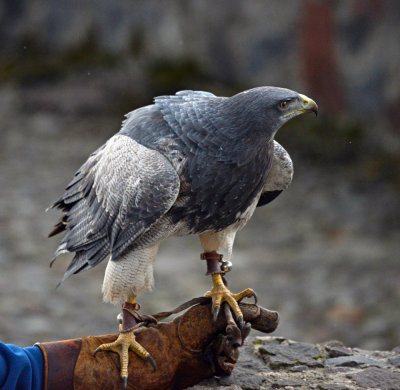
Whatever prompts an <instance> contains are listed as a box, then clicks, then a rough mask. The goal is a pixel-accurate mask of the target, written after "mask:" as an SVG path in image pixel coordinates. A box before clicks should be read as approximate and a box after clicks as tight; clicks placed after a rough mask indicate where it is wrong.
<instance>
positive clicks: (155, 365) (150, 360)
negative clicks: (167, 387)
mask: <svg viewBox="0 0 400 390" xmlns="http://www.w3.org/2000/svg"><path fill="white" fill-rule="evenodd" d="M146 359H147V361H148V362H149V363H150V364H151V365H152V366H153V370H154V372H156V371H157V364H156V361H155V360H154V359H153V358H152V357H151V355H148V356H147V358H146Z"/></svg>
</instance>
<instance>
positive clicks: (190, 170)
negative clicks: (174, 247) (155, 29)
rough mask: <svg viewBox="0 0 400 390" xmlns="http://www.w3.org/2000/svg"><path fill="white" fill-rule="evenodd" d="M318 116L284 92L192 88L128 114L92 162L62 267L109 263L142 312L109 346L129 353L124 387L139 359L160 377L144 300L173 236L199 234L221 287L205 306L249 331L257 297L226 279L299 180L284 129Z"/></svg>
mask: <svg viewBox="0 0 400 390" xmlns="http://www.w3.org/2000/svg"><path fill="white" fill-rule="evenodd" d="M317 111H318V106H317V104H316V103H315V102H314V101H313V100H312V99H310V98H308V97H306V96H305V95H302V94H299V93H297V92H294V91H292V90H289V89H284V88H277V87H259V88H253V89H250V90H247V91H244V92H241V93H238V94H236V95H234V96H231V97H218V96H215V95H214V94H212V93H209V92H203V91H190V90H185V91H180V92H177V93H176V94H175V95H172V96H159V97H156V98H155V99H154V103H153V104H151V105H148V106H146V107H142V108H139V109H136V110H134V111H132V112H130V113H129V114H127V115H126V120H125V121H124V122H123V124H122V128H121V130H120V131H119V132H118V133H117V134H115V135H114V136H113V137H111V138H110V139H109V140H108V141H107V142H106V143H105V144H104V145H103V146H101V147H100V148H99V149H97V150H96V151H95V152H94V153H92V154H91V155H90V157H89V158H88V160H87V161H86V162H85V163H84V164H83V165H82V166H81V168H80V169H79V170H78V171H77V172H76V174H75V176H74V178H73V179H72V181H71V182H70V183H69V184H68V186H67V187H66V191H65V193H64V194H63V195H62V196H61V198H59V199H58V200H57V201H56V202H55V203H54V205H53V207H56V208H58V209H60V210H62V212H63V216H62V218H61V220H60V222H59V223H58V224H57V225H56V226H55V228H54V230H53V231H52V232H51V233H50V235H49V236H53V235H55V234H57V233H60V232H63V231H65V235H64V238H63V239H62V241H61V243H60V245H59V247H58V249H57V251H56V253H55V256H54V258H56V257H57V256H58V255H60V254H62V253H65V252H73V253H75V256H74V258H73V259H72V262H71V264H70V265H69V267H68V269H67V271H66V272H65V275H64V278H63V280H64V279H65V278H67V277H68V276H70V275H72V274H76V273H79V272H81V271H83V270H86V269H89V268H92V267H94V266H96V265H97V264H99V263H100V262H101V261H102V260H104V259H108V264H107V268H106V271H105V277H104V282H103V287H102V292H103V297H104V300H105V301H106V302H111V303H118V302H125V304H124V306H123V307H124V309H125V311H127V312H129V313H131V314H133V316H131V317H129V316H126V317H124V319H123V323H122V328H120V330H121V332H120V335H119V337H118V339H117V340H116V341H115V342H114V343H111V344H108V345H103V346H102V347H101V348H100V349H101V350H107V349H108V350H112V351H114V352H118V353H119V354H120V359H121V376H122V378H123V380H124V382H125V384H126V381H127V364H128V363H127V362H128V349H131V350H133V351H134V352H135V353H137V354H138V355H139V356H141V357H142V358H144V359H147V360H148V361H149V362H150V363H151V364H152V365H153V367H154V369H155V368H156V362H154V360H153V359H152V357H151V356H150V355H149V353H148V352H147V351H146V350H145V349H144V348H143V347H142V346H141V345H140V344H139V343H137V342H136V341H135V336H134V333H133V331H134V329H135V325H136V323H137V321H139V320H140V316H137V315H136V316H135V315H134V314H135V311H136V310H137V309H138V307H139V305H138V304H137V303H136V297H137V296H139V295H140V294H141V293H142V292H143V291H145V290H150V289H151V286H152V284H153V267H154V262H155V258H156V255H157V251H158V248H159V246H160V243H161V242H162V241H163V240H165V239H166V238H168V237H170V236H185V235H190V234H197V235H199V237H200V242H201V245H202V247H203V249H204V253H203V254H202V258H203V259H205V260H206V261H207V266H208V273H209V274H211V276H212V281H213V287H212V289H211V290H210V291H208V292H207V293H206V296H208V297H210V298H212V310H213V314H214V318H216V317H217V316H218V312H219V308H220V306H221V304H222V303H223V302H227V303H228V305H229V306H230V307H231V308H232V311H233V312H234V313H235V315H236V320H237V322H238V325H239V326H240V325H241V324H242V322H243V317H242V313H241V311H240V309H239V306H238V303H237V302H238V301H239V300H240V299H242V298H243V297H249V296H251V295H253V290H252V289H246V290H245V291H243V292H241V293H239V294H233V293H231V292H230V291H229V290H228V288H227V287H226V285H225V284H224V281H223V278H222V275H223V274H224V273H225V272H226V271H227V260H229V259H230V257H231V253H232V246H233V242H234V239H235V235H236V232H237V231H238V230H239V229H241V228H242V227H243V226H244V225H245V224H246V223H247V221H248V220H249V219H250V218H251V216H252V214H253V212H254V210H255V209H256V207H258V206H263V205H265V204H267V203H269V202H271V201H272V200H273V199H274V198H276V197H277V196H278V195H279V194H280V193H281V192H282V191H283V190H285V189H286V188H287V187H288V186H289V184H290V182H291V180H292V173H293V168H292V161H291V159H290V156H289V154H288V153H287V152H286V150H285V149H284V148H283V147H282V146H281V145H279V143H278V142H276V141H275V140H274V136H275V134H276V132H277V131H278V129H279V128H280V127H281V126H282V125H283V124H284V123H285V122H287V121H288V120H290V119H292V118H294V117H296V116H298V115H301V114H303V113H307V112H314V113H315V114H317ZM221 252H224V255H225V259H224V260H222V258H221V257H222V256H221V255H220V253H221ZM128 317H129V318H128ZM124 321H125V323H124Z"/></svg>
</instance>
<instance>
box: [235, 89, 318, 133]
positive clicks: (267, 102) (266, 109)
mask: <svg viewBox="0 0 400 390" xmlns="http://www.w3.org/2000/svg"><path fill="white" fill-rule="evenodd" d="M230 99H232V102H234V104H235V106H236V107H238V108H239V107H240V110H241V111H242V115H243V114H244V115H247V116H249V117H251V119H252V122H253V125H254V126H255V128H256V129H258V130H261V131H262V132H263V133H264V134H267V135H268V136H269V137H268V138H271V139H272V138H273V137H274V135H275V133H276V132H277V131H278V129H279V128H280V127H281V126H282V125H283V124H285V123H286V122H287V121H288V120H290V119H292V118H294V117H296V116H298V115H301V114H304V113H308V112H314V113H315V115H317V113H318V106H317V103H315V101H314V100H312V99H310V98H309V97H307V96H305V95H302V94H301V93H298V92H295V91H292V90H290V89H286V88H278V87H258V88H253V89H249V90H247V91H243V92H241V93H238V94H237V95H234V96H232V97H231V98H230Z"/></svg>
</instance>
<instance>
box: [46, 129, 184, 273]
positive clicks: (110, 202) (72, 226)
mask: <svg viewBox="0 0 400 390" xmlns="http://www.w3.org/2000/svg"><path fill="white" fill-rule="evenodd" d="M179 188H180V181H179V177H178V174H177V173H176V171H175V169H174V168H173V167H172V165H171V163H170V162H169V161H168V160H167V159H166V158H165V157H164V156H163V155H162V154H160V153H159V152H157V151H155V150H151V149H149V148H146V147H145V146H143V145H141V144H139V143H137V142H136V141H134V140H133V139H132V138H130V137H127V136H125V135H121V134H117V135H115V136H114V137H112V138H110V140H109V141H108V142H107V143H106V144H105V145H104V147H102V148H100V149H99V150H98V151H96V152H95V153H94V154H92V155H91V156H90V158H89V159H88V161H87V162H86V163H85V164H84V165H83V166H82V167H81V169H80V170H79V171H78V172H77V174H76V175H75V177H74V179H73V180H72V181H71V182H70V184H69V185H68V187H67V190H66V192H65V194H64V195H63V196H62V197H61V198H60V199H59V200H58V201H57V202H56V203H55V204H54V205H53V206H54V207H57V208H60V209H61V210H63V211H64V213H65V214H64V216H63V221H62V224H61V225H60V223H61V222H60V223H59V224H58V225H56V229H55V230H54V231H53V232H54V233H55V234H57V233H59V232H60V231H62V230H63V227H64V229H65V230H66V233H65V236H64V238H63V240H62V241H61V243H60V246H59V248H58V250H57V251H56V254H55V255H56V256H57V255H58V254H60V253H64V252H65V251H69V252H76V255H75V257H74V259H73V260H72V262H71V264H70V266H69V267H68V270H67V272H66V273H65V276H64V279H65V278H67V277H68V276H69V275H71V274H72V273H77V272H79V271H81V270H82V269H86V268H91V267H93V266H95V265H96V264H98V263H99V262H100V261H102V260H103V259H104V258H105V257H107V255H109V254H111V258H112V259H113V260H118V258H119V257H120V256H121V255H122V254H123V252H124V251H125V250H126V249H127V248H128V247H129V246H130V245H131V244H132V243H133V242H134V241H135V239H136V238H137V237H139V236H140V235H141V234H142V233H144V232H145V231H147V230H148V229H149V228H150V227H151V226H152V225H153V224H154V223H155V222H157V221H158V220H159V219H160V218H161V217H162V216H163V215H164V214H165V213H166V212H167V211H168V210H169V209H170V208H171V207H172V205H173V204H174V203H175V200H176V198H177V196H178V193H179ZM53 232H52V233H53ZM51 235H52V234H51Z"/></svg>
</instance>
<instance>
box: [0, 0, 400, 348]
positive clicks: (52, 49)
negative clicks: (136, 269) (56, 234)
mask: <svg viewBox="0 0 400 390" xmlns="http://www.w3.org/2000/svg"><path fill="white" fill-rule="evenodd" d="M0 42H1V44H0V136H1V137H0V297H1V298H0V339H1V340H2V341H6V342H10V343H17V344H20V345H31V344H33V343H34V342H36V341H48V340H56V339H66V338H72V337H80V336H85V335H88V334H102V333H111V332H116V331H117V322H116V315H117V313H118V312H119V308H118V307H113V306H111V305H109V304H104V303H102V300H101V292H100V289H101V284H102V279H103V273H104V268H105V264H101V265H100V266H98V267H96V268H95V269H92V270H90V271H87V272H84V273H83V274H79V275H76V276H74V277H72V278H70V279H69V280H67V281H66V282H65V283H63V284H62V285H61V287H59V288H58V289H56V285H57V283H58V282H59V280H60V278H61V277H62V275H63V272H64V270H65V268H66V267H67V265H68V263H69V260H70V257H68V256H65V257H62V258H60V259H59V260H58V261H57V262H56V263H55V265H54V266H53V268H52V269H49V262H50V259H51V258H52V254H53V252H54V250H55V248H56V246H57V242H58V239H54V238H53V239H47V238H46V236H47V233H48V232H49V231H50V230H51V228H52V226H53V225H54V223H55V222H56V221H57V219H58V213H57V212H55V211H49V212H48V213H45V209H46V208H47V207H48V206H49V205H50V204H51V203H52V202H53V201H54V200H55V199H56V198H57V197H58V196H59V195H61V194H62V192H63V189H64V187H65V185H66V184H67V183H68V182H69V180H70V179H71V177H72V175H73V174H74V172H75V171H76V170H77V169H78V168H79V166H80V165H81V164H82V163H83V162H84V161H85V160H86V158H87V156H88V155H89V154H90V153H91V152H92V151H93V150H95V149H96V148H97V147H98V146H100V145H101V144H102V143H103V142H104V141H105V140H106V139H107V138H109V137H110V136H112V135H113V134H114V133H115V132H117V131H118V130H119V127H120V123H121V121H122V119H123V115H124V114H125V113H126V112H128V111H131V110H133V109H134V108H137V107H140V106H142V105H146V104H150V103H151V102H152V97H153V96H157V95H160V94H169V93H174V92H176V91H177V90H180V89H201V90H207V91H211V92H213V93H215V94H217V95H225V96H230V95H232V94H235V93H237V92H239V91H241V90H244V89H248V88H251V87H254V86H260V85H276V86H283V87H288V88H291V89H294V90H297V91H299V92H301V93H304V94H306V95H308V96H310V97H312V98H313V99H314V100H316V101H317V102H318V104H319V106H320V115H319V116H318V118H315V117H311V116H310V117H301V118H298V119H296V120H294V121H291V122H289V124H287V125H286V126H285V127H284V128H282V129H281V130H280V131H279V133H278V136H277V139H278V141H279V142H280V143H281V144H283V145H284V146H285V148H286V149H287V150H288V151H289V153H290V154H291V156H292V158H293V160H294V164H295V176H294V181H293V184H292V186H291V187H290V188H289V190H287V191H286V192H285V193H284V194H282V195H281V196H280V197H279V198H278V199H277V200H276V201H274V202H273V203H272V204H270V205H268V206H267V207H263V208H260V209H258V210H257V211H256V213H255V215H254V217H253V219H252V220H251V222H250V223H249V224H248V226H246V227H245V229H244V230H243V231H242V232H241V233H239V234H238V236H237V240H236V245H235V248H234V257H233V262H234V268H233V271H232V272H231V273H230V274H229V281H230V286H231V288H232V290H233V291H239V290H241V289H244V288H246V287H253V288H254V289H255V290H256V291H257V292H258V295H259V300H260V302H261V304H262V305H263V306H265V307H268V308H270V309H274V310H278V311H279V312H280V314H281V324H280V326H279V328H278V330H277V332H276V334H277V335H282V336H285V337H289V338H293V339H297V340H301V341H308V342H317V341H325V340H328V339H340V340H342V341H344V342H345V343H346V344H349V345H351V346H358V347H362V348H374V349H375V348H376V349H390V348H393V347H395V346H396V345H399V344H400V333H399V328H400V256H399V252H400V201H399V195H400V169H399V165H400V164H399V163H400V126H399V123H400V2H399V1H397V0H359V1H356V0H346V1H345V0H342V1H339V0H338V1H312V0H293V1H287V2H282V1H280V0H272V1H268V2H267V1H261V0H253V1H240V0H218V1H215V0H202V1H196V0H186V1H178V0H177V1H171V0H169V1H166V0H165V1H160V0H146V1H144V0H141V1H140V0H136V1H134V0H125V1H122V0H114V1H106V0H93V1H91V0H79V1H71V0H47V1H44V0H29V1H28V0H3V1H2V2H0ZM200 252H201V247H200V244H199V242H198V239H197V237H190V238H181V239H170V240H168V241H166V242H164V243H163V245H162V246H161V250H160V253H159V256H158V259H157V262H156V271H155V282H156V284H155V288H154V291H153V292H152V293H146V294H144V295H143V296H142V298H141V299H140V301H141V303H142V307H143V308H144V311H145V312H147V313H152V312H156V311H160V310H166V309H170V308H173V307H175V306H177V305H178V304H180V303H182V302H184V301H185V300H187V299H190V298H192V297H194V296H199V295H202V294H203V293H204V292H205V291H206V290H207V289H209V287H210V285H211V281H210V278H209V277H205V276H204V273H205V266H204V263H203V262H201V261H200V260H199V254H200Z"/></svg>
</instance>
